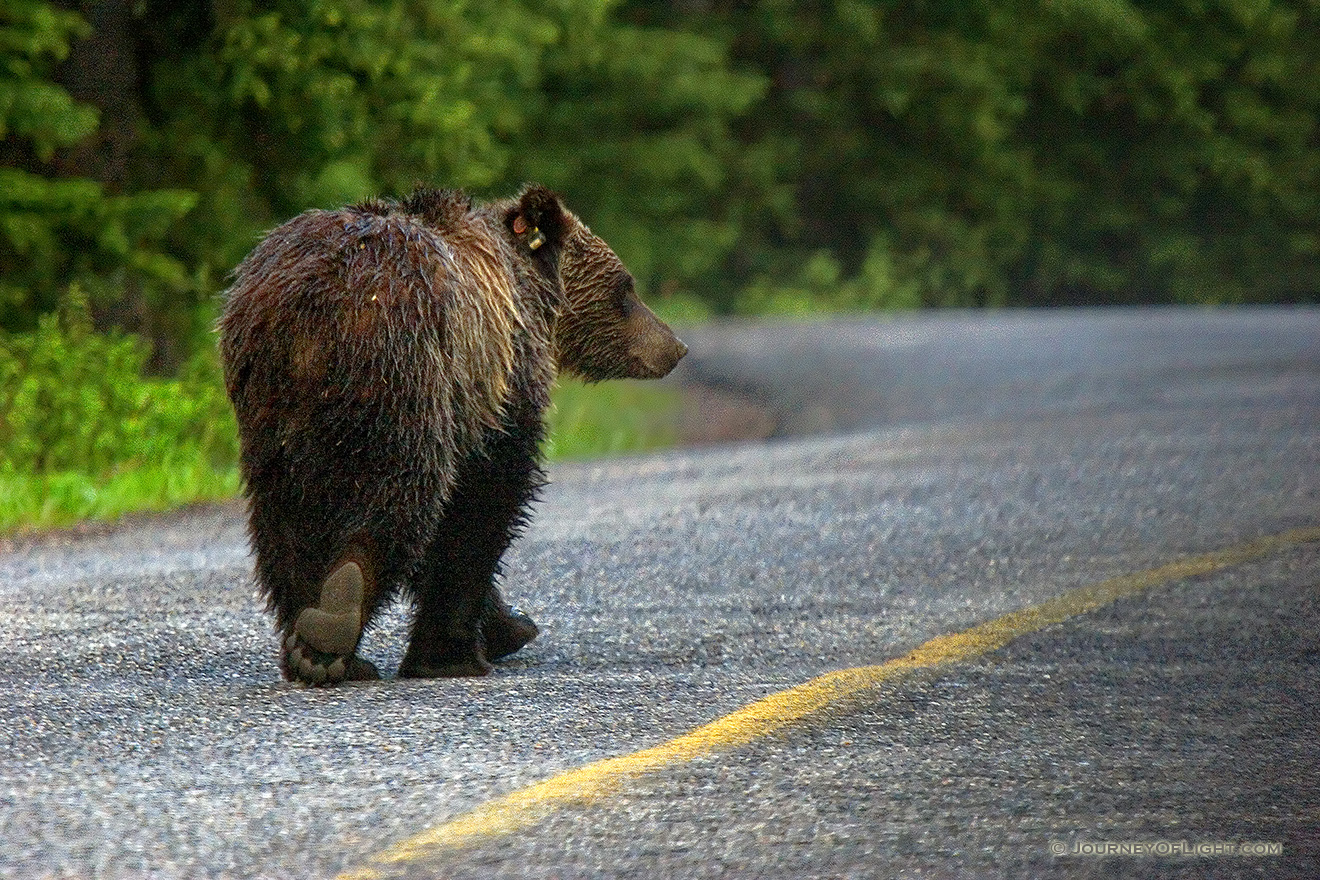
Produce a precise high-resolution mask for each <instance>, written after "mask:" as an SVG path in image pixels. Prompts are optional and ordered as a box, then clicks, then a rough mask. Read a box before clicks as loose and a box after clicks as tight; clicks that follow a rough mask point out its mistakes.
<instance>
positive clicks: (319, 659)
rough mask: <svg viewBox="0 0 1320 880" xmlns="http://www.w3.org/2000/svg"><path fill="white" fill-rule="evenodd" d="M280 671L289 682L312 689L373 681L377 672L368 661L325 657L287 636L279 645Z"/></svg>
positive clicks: (296, 636)
mask: <svg viewBox="0 0 1320 880" xmlns="http://www.w3.org/2000/svg"><path fill="white" fill-rule="evenodd" d="M280 671H281V672H282V673H284V677H285V678H286V679H288V680H289V681H296V682H300V683H302V684H308V685H313V686H320V685H331V684H339V683H340V682H344V681H376V680H378V679H379V678H380V672H378V671H377V670H376V667H375V666H374V665H372V663H371V661H369V660H363V659H362V658H361V657H358V656H355V655H353V654H348V655H345V654H327V653H326V652H324V651H318V650H316V649H315V648H313V647H312V646H311V645H309V644H307V643H306V642H304V641H303V640H302V639H301V638H299V636H298V634H297V633H296V632H293V633H290V634H289V635H288V636H287V637H286V638H285V639H284V641H283V642H282V643H281V644H280Z"/></svg>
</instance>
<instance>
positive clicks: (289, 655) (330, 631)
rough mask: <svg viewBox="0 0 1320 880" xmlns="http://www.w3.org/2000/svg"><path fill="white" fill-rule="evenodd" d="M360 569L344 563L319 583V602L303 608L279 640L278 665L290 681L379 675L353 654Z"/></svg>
mask: <svg viewBox="0 0 1320 880" xmlns="http://www.w3.org/2000/svg"><path fill="white" fill-rule="evenodd" d="M365 586H366V584H365V581H364V579H363V576H362V568H361V566H359V565H358V564H357V563H356V562H345V563H344V564H343V565H341V566H339V567H338V568H336V569H335V570H334V571H333V572H331V574H330V576H329V577H328V578H326V579H325V583H324V584H322V586H321V601H320V603H319V604H318V605H317V606H316V607H314V608H304V609H303V611H302V613H301V614H299V615H298V619H297V620H295V621H294V624H293V632H291V633H289V634H288V636H286V637H285V639H284V641H283V643H282V644H281V645H280V668H281V670H282V671H283V672H284V677H285V678H287V679H289V680H290V681H300V682H303V683H304V684H311V685H323V684H337V683H339V682H341V681H369V680H374V679H378V678H380V673H379V672H377V671H376V667H375V666H373V665H371V663H369V662H367V661H366V660H363V659H361V658H360V657H356V656H354V652H355V651H356V650H357V643H358V639H359V638H361V636H362V597H363V593H364V590H365Z"/></svg>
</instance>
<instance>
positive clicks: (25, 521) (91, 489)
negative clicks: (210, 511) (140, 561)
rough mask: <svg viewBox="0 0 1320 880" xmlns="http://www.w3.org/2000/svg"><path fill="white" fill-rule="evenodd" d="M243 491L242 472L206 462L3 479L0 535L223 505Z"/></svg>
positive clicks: (6, 476) (0, 480) (0, 482)
mask: <svg viewBox="0 0 1320 880" xmlns="http://www.w3.org/2000/svg"><path fill="white" fill-rule="evenodd" d="M238 489H239V478H238V468H236V467H230V468H216V466H215V465H213V464H212V463H211V462H209V461H205V460H201V459H198V460H195V461H181V460H174V461H169V462H166V463H162V464H142V465H137V466H130V467H124V468H120V469H118V470H117V471H116V472H114V473H112V474H109V475H102V476H93V475H90V474H84V473H79V472H77V471H57V472H55V473H50V474H0V534H3V533H7V532H15V531H32V530H40V529H49V528H57V527H60V526H68V525H72V524H74V523H78V522H83V521H87V520H95V521H114V520H116V519H119V518H120V517H121V516H123V515H124V514H126V513H146V512H156V511H165V510H172V509H174V508H177V507H182V506H184V505H186V504H194V503H196V502H199V501H222V500H225V499H229V498H233V497H235V496H236V495H237V494H238Z"/></svg>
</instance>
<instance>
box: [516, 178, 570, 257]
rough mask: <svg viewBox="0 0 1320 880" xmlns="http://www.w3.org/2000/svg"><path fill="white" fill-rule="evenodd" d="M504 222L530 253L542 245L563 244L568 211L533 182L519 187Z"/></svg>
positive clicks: (542, 187)
mask: <svg viewBox="0 0 1320 880" xmlns="http://www.w3.org/2000/svg"><path fill="white" fill-rule="evenodd" d="M505 222H506V223H508V225H509V229H511V230H512V231H513V234H514V237H516V238H517V239H519V240H520V241H525V242H526V243H527V247H528V248H530V249H531V250H537V249H538V248H540V247H542V246H543V245H546V244H553V245H556V246H559V245H562V244H563V243H564V236H565V235H566V234H567V231H568V212H567V211H566V210H565V209H564V203H563V202H562V201H560V200H559V196H557V195H555V193H554V192H552V191H551V190H549V189H546V188H545V187H544V186H541V185H540V184H539V183H533V184H529V185H528V186H526V187H524V188H523V191H522V193H521V194H520V195H519V196H518V201H517V203H516V204H514V206H513V207H511V208H510V209H509V214H508V216H507V217H506V218H505Z"/></svg>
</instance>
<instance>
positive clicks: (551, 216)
mask: <svg viewBox="0 0 1320 880" xmlns="http://www.w3.org/2000/svg"><path fill="white" fill-rule="evenodd" d="M218 330H219V333H220V352H221V357H222V360H223V363H224V375H225V385H226V388H227V390H228V392H229V397H230V400H231V401H232V402H233V405H234V411H235V413H236V415H237V417H238V426H239V438H240V442H241V470H242V475H243V479H244V484H245V493H246V495H247V497H248V507H249V534H250V537H251V540H252V545H253V549H254V551H255V554H256V574H257V580H258V583H259V585H260V588H261V589H262V591H263V592H264V593H265V595H266V598H267V599H268V602H269V605H270V608H271V610H272V611H273V612H274V613H275V618H276V625H277V628H278V630H279V633H280V667H281V670H282V671H283V674H284V676H285V677H286V678H288V679H290V680H293V681H298V682H303V683H306V684H315V685H319V684H333V683H335V682H340V681H344V680H362V679H374V678H378V677H379V674H378V672H377V670H376V669H375V667H374V666H373V665H372V664H371V663H370V662H368V661H367V660H365V659H362V658H360V657H358V656H357V646H358V642H359V640H360V638H361V636H362V633H363V631H364V629H365V628H366V627H368V626H369V625H370V624H371V622H372V621H373V620H374V619H375V618H376V616H377V614H378V612H379V611H380V610H381V609H382V607H383V606H385V605H386V604H387V603H388V602H389V601H390V600H391V599H393V598H394V597H396V596H398V595H404V596H406V597H408V598H410V599H411V601H412V605H413V621H412V628H411V632H410V637H409V643H408V648H407V651H406V653H405V655H404V658H403V662H402V664H401V666H400V668H399V675H400V676H401V677H423V678H429V677H439V676H459V675H485V674H486V673H488V672H490V671H491V668H492V667H491V665H490V662H489V661H491V660H496V659H499V658H501V657H504V656H507V655H509V654H511V653H513V652H514V651H517V650H518V649H519V648H521V647H522V646H523V645H524V644H526V643H527V642H528V641H530V640H531V639H532V638H534V637H535V636H536V635H537V628H536V625H535V624H534V623H533V622H532V621H531V619H530V618H528V617H527V616H525V615H523V614H521V613H519V612H517V611H515V610H513V609H512V608H510V607H509V606H508V605H507V604H506V603H505V602H504V600H503V599H502V598H501V597H500V595H499V592H498V590H497V587H496V580H497V578H498V576H499V571H500V558H501V556H503V554H504V552H505V550H506V549H507V548H508V546H509V544H510V542H511V541H512V540H513V539H514V538H515V537H516V536H517V535H518V533H519V532H520V531H521V530H522V528H523V527H524V526H525V525H526V523H527V521H528V510H529V506H530V504H531V503H532V502H533V501H534V500H535V498H536V496H537V493H538V491H539V490H540V489H541V487H542V486H543V485H544V484H545V475H544V472H543V470H542V467H541V460H540V448H541V445H542V441H543V440H544V438H545V426H544V420H543V417H544V413H545V410H546V407H547V405H548V404H549V402H550V397H549V395H550V387H551V385H552V384H553V382H554V380H555V376H556V374H557V372H558V371H560V370H565V371H568V372H570V373H573V374H576V375H578V376H580V377H582V378H584V379H586V380H589V381H596V380H602V379H612V378H624V377H631V378H654V377H659V376H663V375H665V374H666V373H668V372H669V371H670V370H671V369H673V367H674V365H675V364H676V363H677V362H678V360H679V358H681V357H682V356H683V355H684V354H685V353H686V351H687V349H686V347H685V346H684V345H683V343H681V342H680V341H679V340H678V339H677V338H675V336H674V334H673V333H672V332H671V331H670V329H669V328H668V327H667V326H666V325H665V324H664V323H663V322H661V321H660V320H659V319H658V318H656V316H655V315H654V314H653V313H652V312H651V311H650V310H649V309H647V307H646V306H645V305H643V304H642V303H641V301H640V300H639V299H638V297H637V294H636V291H635V287H634V281H633V277H632V275H630V274H629V272H628V270H627V269H625V268H624V266H623V263H622V262H621V261H620V260H619V258H618V257H617V256H616V255H615V254H614V252H613V251H612V250H610V248H609V246H608V245H606V244H605V242H603V241H601V240H600V239H599V238H597V237H596V236H595V235H593V234H592V233H591V230H590V229H588V228H587V227H586V226H585V225H583V223H582V222H581V221H580V220H579V219H578V218H577V217H576V216H574V215H573V214H572V213H571V212H569V211H568V210H567V209H566V208H565V207H564V205H563V203H562V202H561V200H560V199H559V197H558V196H557V195H555V194H554V193H553V192H551V191H550V190H548V189H546V188H544V187H541V186H536V185H532V186H528V187H526V188H525V189H524V190H523V191H522V193H521V194H520V195H519V196H518V197H517V198H514V199H504V200H498V201H493V202H490V203H486V204H479V203H475V202H473V201H472V200H471V199H469V198H468V197H467V196H466V195H464V194H463V193H461V192H454V191H443V190H419V191H418V192H415V193H413V194H412V195H411V196H409V197H407V198H405V199H403V200H402V201H398V202H396V201H387V200H372V201H368V202H365V203H362V204H359V205H355V206H352V207H348V208H344V209H342V210H336V211H321V210H315V211H308V212H307V213H305V214H303V215H301V216H299V217H297V218H295V219H293V220H291V221H289V222H288V223H286V224H284V225H283V226H280V227H279V228H277V229H275V230H274V231H273V232H271V233H270V234H269V235H268V236H267V237H266V238H265V240H263V241H262V242H261V243H260V244H258V245H257V247H256V248H255V249H254V250H253V251H252V253H251V254H249V255H248V257H247V258H246V259H245V260H244V261H243V262H242V264H240V265H239V267H238V269H237V270H236V272H235V279H234V284H233V285H232V286H231V287H230V289H229V290H228V291H227V293H226V300H225V304H224V309H223V313H222V316H221V318H220V321H219V325H218Z"/></svg>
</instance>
